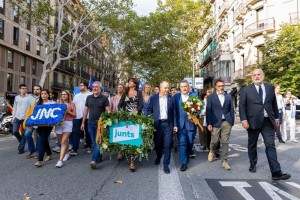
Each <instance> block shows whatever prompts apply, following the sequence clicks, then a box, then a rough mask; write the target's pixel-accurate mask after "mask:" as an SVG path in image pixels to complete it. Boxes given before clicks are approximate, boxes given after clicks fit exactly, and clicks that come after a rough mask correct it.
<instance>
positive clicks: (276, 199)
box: [258, 182, 299, 200]
mask: <svg viewBox="0 0 300 200" xmlns="http://www.w3.org/2000/svg"><path fill="white" fill-rule="evenodd" d="M258 183H259V184H260V185H261V187H262V188H263V189H264V190H265V191H266V193H268V195H269V196H270V197H271V198H272V200H282V198H281V197H280V196H279V195H278V194H276V192H277V193H279V194H281V195H282V196H284V197H286V198H288V199H291V200H299V198H297V197H295V196H293V195H291V194H289V193H287V192H285V191H283V190H280V189H279V188H277V187H275V186H273V185H271V184H269V183H267V182H258Z"/></svg>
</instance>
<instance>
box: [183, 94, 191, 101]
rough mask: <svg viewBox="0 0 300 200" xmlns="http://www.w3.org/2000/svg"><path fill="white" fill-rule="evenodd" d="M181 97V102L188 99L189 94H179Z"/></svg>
mask: <svg viewBox="0 0 300 200" xmlns="http://www.w3.org/2000/svg"><path fill="white" fill-rule="evenodd" d="M181 99H182V102H186V101H187V100H188V99H189V94H187V95H184V94H181Z"/></svg>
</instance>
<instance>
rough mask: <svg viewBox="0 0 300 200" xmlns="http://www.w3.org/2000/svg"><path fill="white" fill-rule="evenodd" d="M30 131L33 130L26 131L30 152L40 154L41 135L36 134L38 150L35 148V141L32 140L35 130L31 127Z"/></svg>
mask: <svg viewBox="0 0 300 200" xmlns="http://www.w3.org/2000/svg"><path fill="white" fill-rule="evenodd" d="M30 129H31V130H28V129H26V130H25V138H26V140H27V143H28V150H29V152H31V153H32V152H36V153H37V154H38V153H39V151H40V143H41V138H40V136H39V134H38V133H36V148H35V146H34V141H33V138H32V133H33V132H34V130H35V128H33V127H30Z"/></svg>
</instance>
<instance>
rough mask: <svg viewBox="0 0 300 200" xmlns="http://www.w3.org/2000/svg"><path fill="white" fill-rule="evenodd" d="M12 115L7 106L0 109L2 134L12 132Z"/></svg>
mask: <svg viewBox="0 0 300 200" xmlns="http://www.w3.org/2000/svg"><path fill="white" fill-rule="evenodd" d="M12 120H13V116H12V114H11V113H10V111H9V109H8V108H7V107H4V108H3V109H2V110H1V111H0V132H1V133H4V134H9V133H12V127H13V121H12Z"/></svg>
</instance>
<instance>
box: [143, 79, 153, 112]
mask: <svg viewBox="0 0 300 200" xmlns="http://www.w3.org/2000/svg"><path fill="white" fill-rule="evenodd" d="M150 97H151V85H150V84H149V83H145V84H144V89H143V101H144V104H143V109H142V113H143V114H144V115H147V112H148V107H149V104H150Z"/></svg>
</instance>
